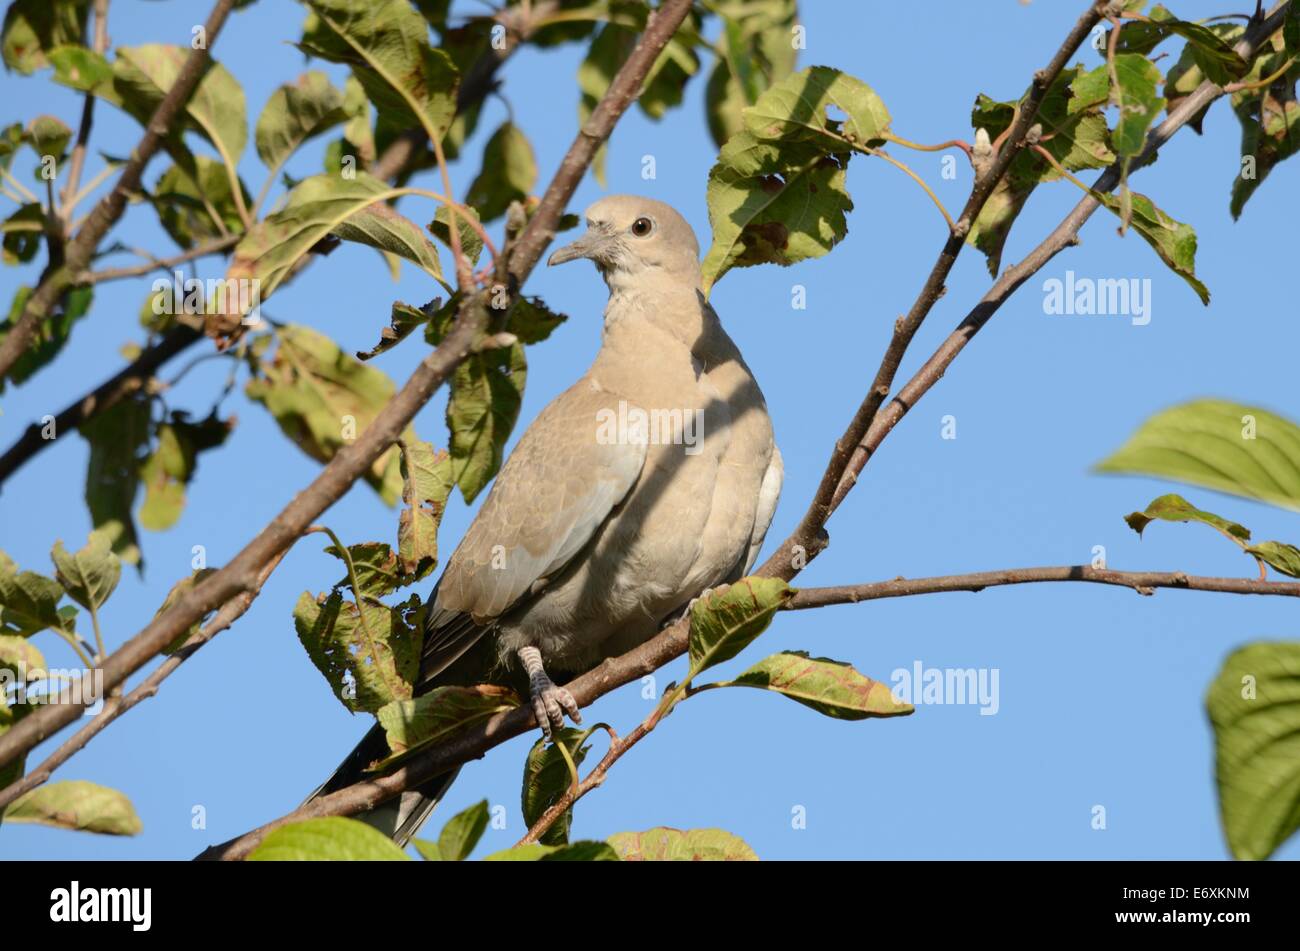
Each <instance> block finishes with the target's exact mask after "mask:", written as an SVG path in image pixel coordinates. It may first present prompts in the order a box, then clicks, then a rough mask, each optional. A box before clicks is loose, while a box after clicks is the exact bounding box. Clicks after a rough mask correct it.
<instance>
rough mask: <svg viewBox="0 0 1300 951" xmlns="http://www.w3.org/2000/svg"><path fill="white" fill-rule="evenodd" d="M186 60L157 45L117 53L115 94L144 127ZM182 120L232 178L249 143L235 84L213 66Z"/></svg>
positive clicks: (178, 51) (180, 52) (184, 54)
mask: <svg viewBox="0 0 1300 951" xmlns="http://www.w3.org/2000/svg"><path fill="white" fill-rule="evenodd" d="M189 54H190V50H188V49H185V48H182V47H180V46H167V45H163V44H160V43H147V44H145V45H143V46H135V47H123V48H122V49H119V50H118V51H117V59H116V61H115V62H114V72H115V80H114V88H115V90H116V91H117V94H118V95H119V96H120V97H121V100H122V102H123V103H125V104H126V105H127V109H128V111H129V112H131V113H132V114H133V115H134V116H135V117H136V119H138V120H140V121H142V122H147V121H148V119H149V118H150V117H151V116H152V114H153V110H154V109H156V108H157V106H158V103H159V102H161V101H162V98H163V96H164V95H166V93H167V90H169V89H170V88H171V87H172V84H173V83H174V82H175V81H176V77H177V76H178V75H180V71H181V67H182V66H184V64H185V60H186V59H187V58H188V56H189ZM133 102H135V103H138V105H135V106H132V103H133ZM185 114H186V117H187V120H188V122H187V125H188V126H189V127H191V128H193V129H194V131H196V132H198V133H199V134H200V135H202V136H203V138H205V139H207V140H208V142H209V143H211V144H212V146H213V148H215V149H216V150H217V154H218V155H220V156H221V161H222V163H223V164H224V165H225V166H226V168H228V169H230V170H231V174H232V175H233V174H234V169H235V168H236V167H237V166H238V165H239V157H240V156H241V155H242V154H243V152H244V146H245V144H246V143H247V142H248V109H247V105H246V103H245V100H244V90H243V88H242V87H241V86H240V85H239V82H238V81H237V80H236V79H235V77H234V76H232V75H231V74H230V72H229V71H228V70H227V69H226V68H225V67H224V66H222V65H221V64H220V63H217V62H215V61H214V62H213V63H212V64H211V65H210V66H209V67H208V68H207V70H206V71H205V72H204V73H203V78H202V79H200V80H199V83H198V85H197V86H196V87H195V88H194V92H193V94H192V95H191V96H190V98H189V101H188V102H187V103H186V104H185Z"/></svg>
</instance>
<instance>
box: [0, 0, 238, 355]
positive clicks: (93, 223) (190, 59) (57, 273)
mask: <svg viewBox="0 0 1300 951" xmlns="http://www.w3.org/2000/svg"><path fill="white" fill-rule="evenodd" d="M233 5H234V0H217V3H216V6H214V7H213V8H212V13H211V14H210V15H209V16H208V22H207V23H206V24H205V26H204V29H205V30H206V36H207V44H206V45H205V46H204V47H203V48H202V49H192V50H190V52H189V55H188V56H187V57H186V59H185V63H184V65H183V66H181V70H180V72H179V73H178V74H177V76H176V81H175V82H174V83H172V86H171V88H170V89H168V90H167V94H166V95H165V96H163V98H162V101H161V102H160V103H158V108H157V109H155V110H154V114H153V116H152V117H151V118H150V119H149V125H148V126H147V127H146V128H145V133H144V137H143V138H142V139H141V140H140V143H139V144H138V145H137V146H136V147H135V150H134V151H133V152H132V153H131V158H130V159H129V160H128V161H127V163H126V167H125V168H124V169H123V170H122V175H121V177H120V178H119V179H118V180H117V184H116V185H115V186H113V190H112V191H111V192H109V193H108V194H107V195H105V196H104V197H103V198H102V199H101V200H100V202H99V204H97V205H96V206H95V208H94V210H93V211H91V213H90V215H89V217H88V218H87V219H86V223H85V224H84V225H82V226H81V230H80V231H78V232H77V236H76V237H75V238H73V239H72V241H71V242H70V243H69V244H68V246H67V251H66V253H65V258H64V261H63V263H62V265H61V266H59V267H57V268H55V269H53V270H51V271H50V272H49V273H48V274H46V275H45V276H44V277H43V278H42V280H41V282H40V284H38V285H37V287H36V290H35V291H34V292H33V293H32V296H31V297H30V298H29V299H28V301H27V304H26V306H25V307H23V312H22V314H21V315H20V316H19V318H18V320H17V321H16V322H15V323H14V326H13V327H12V328H11V329H10V330H9V333H8V334H7V335H6V336H5V338H4V340H0V379H2V378H3V377H4V376H5V375H7V374H8V372H9V370H10V369H11V368H12V367H13V365H14V363H16V362H17V360H18V358H19V357H21V356H22V355H23V353H24V352H25V351H26V350H27V347H28V345H29V344H30V343H31V341H32V338H33V337H34V336H35V334H36V329H37V327H38V326H39V325H40V323H41V321H43V320H45V319H46V318H47V317H48V316H49V315H50V314H51V313H53V311H54V308H55V306H56V305H57V304H58V302H59V300H60V299H61V298H62V297H63V294H64V293H65V292H66V291H67V290H68V289H69V288H70V287H72V286H73V284H74V283H75V282H76V279H77V277H78V276H79V275H80V274H81V272H82V271H84V270H85V269H86V268H87V267H88V266H89V265H90V260H91V257H92V256H93V255H94V253H95V249H96V248H98V247H99V242H100V241H102V240H103V238H104V235H106V234H108V230H109V229H110V228H111V227H113V225H114V224H116V223H117V220H118V219H119V218H121V217H122V212H123V211H124V210H125V209H126V203H127V199H128V198H129V196H130V195H132V194H133V193H135V192H137V191H139V189H140V181H141V178H142V177H143V175H144V170H145V166H146V165H148V164H149V160H150V159H151V158H153V156H154V153H156V152H157V151H158V149H159V148H160V147H161V146H162V144H163V140H164V139H165V138H166V136H167V132H168V130H169V129H170V128H171V125H172V122H173V121H174V120H175V119H176V117H177V116H178V115H180V112H181V110H182V109H184V108H185V104H186V102H188V101H189V98H190V94H191V93H193V92H194V87H195V86H197V85H198V83H199V80H200V79H201V78H202V77H203V73H204V71H205V70H206V69H207V68H208V63H209V62H210V61H211V59H212V54H211V48H212V44H213V43H215V42H216V40H217V35H218V34H219V33H220V32H221V27H222V26H223V25H224V24H225V22H226V17H227V16H228V15H229V14H230V9H231V7H232V6H233Z"/></svg>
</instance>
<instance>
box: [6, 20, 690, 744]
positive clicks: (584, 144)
mask: <svg viewBox="0 0 1300 951" xmlns="http://www.w3.org/2000/svg"><path fill="white" fill-rule="evenodd" d="M690 8H691V3H690V0H667V2H665V3H664V5H663V6H662V7H660V8H659V10H658V11H656V12H655V13H654V14H653V15H652V16H651V18H650V20H649V23H648V24H647V26H646V30H645V32H644V33H643V34H642V36H641V39H640V42H639V43H638V44H637V46H636V49H634V50H633V52H632V54H631V56H629V57H628V59H627V61H626V62H625V63H624V64H623V67H622V68H621V69H620V70H619V72H618V74H617V75H616V76H615V77H614V81H613V82H612V83H611V84H610V87H609V90H608V91H607V92H606V94H605V96H604V98H602V99H601V101H600V103H599V104H598V105H597V107H596V109H595V111H594V112H593V113H592V115H591V117H590V119H589V120H588V121H587V123H586V124H585V125H584V126H583V128H582V130H581V132H580V133H579V134H578V136H577V138H576V139H575V140H574V142H573V144H572V145H571V146H570V147H569V151H568V153H567V154H566V155H565V157H564V160H563V161H562V162H561V164H560V168H559V170H558V171H557V173H556V175H555V177H554V178H553V179H552V181H551V184H550V186H549V187H548V188H547V190H546V193H545V195H544V196H543V198H542V201H541V203H540V205H539V206H538V208H537V210H536V212H535V213H534V215H533V217H532V219H531V220H530V221H529V223H528V227H527V228H526V229H525V230H524V232H523V234H522V235H521V236H520V239H519V244H518V245H517V246H516V249H515V253H512V254H511V257H510V261H511V266H510V276H511V279H512V280H513V281H514V282H515V283H516V285H519V284H522V283H523V282H524V280H525V279H526V278H527V277H528V275H529V273H531V271H532V268H533V266H534V265H535V264H536V263H537V260H538V259H539V258H540V257H541V253H542V249H543V248H544V247H545V245H546V244H547V243H549V241H550V238H551V236H553V235H554V233H555V227H556V225H557V224H558V222H559V218H560V215H561V214H562V213H563V211H564V208H565V206H566V205H567V204H568V201H569V199H570V198H571V197H572V195H573V192H574V191H575V190H576V189H577V187H578V184H579V182H580V181H581V180H582V177H583V175H584V174H585V173H586V170H587V167H588V165H589V164H590V162H591V160H592V158H594V156H595V153H596V150H597V149H598V148H599V146H600V145H601V144H602V143H603V142H604V141H605V140H606V139H607V138H608V137H609V134H610V132H611V131H613V128H614V125H615V124H616V123H617V122H618V120H619V118H620V117H621V116H622V114H623V112H624V111H625V110H626V109H627V107H628V105H630V104H631V102H632V101H633V100H634V99H635V98H636V96H637V94H638V93H639V92H640V89H641V85H642V83H643V82H644V81H645V77H646V75H647V74H648V73H649V71H650V67H651V66H652V65H653V64H654V61H655V59H656V58H657V57H658V55H659V53H660V51H662V50H663V48H664V47H665V46H666V45H667V43H668V40H669V39H670V38H671V36H672V35H673V33H674V32H675V31H676V29H677V27H678V26H679V25H680V24H681V22H682V20H683V19H685V17H686V14H687V13H688V12H689V11H690ZM521 249H522V253H521ZM486 323H487V306H486V301H485V298H484V296H483V295H476V294H472V295H468V296H467V297H466V300H465V303H464V304H463V305H462V307H461V310H460V313H459V314H458V316H457V320H456V324H455V326H454V327H453V328H452V330H451V332H450V333H448V335H447V337H446V338H445V339H444V340H443V342H442V343H441V344H440V345H439V346H438V348H437V349H436V350H435V351H434V352H432V353H431V354H429V355H428V356H426V357H425V358H424V360H423V361H422V362H421V363H420V366H419V367H418V368H417V369H416V371H415V372H414V373H413V374H412V375H411V377H410V379H408V380H407V382H406V383H405V384H404V385H403V387H402V389H401V390H400V391H398V393H397V395H396V396H394V398H393V399H392V400H391V401H389V403H388V404H387V405H386V406H385V407H384V409H383V410H382V411H381V412H380V413H379V415H378V416H377V417H376V418H375V420H374V422H373V423H371V424H370V426H368V427H367V428H366V429H365V430H364V431H363V432H362V433H361V434H360V436H359V437H358V438H357V440H356V441H355V442H354V443H352V444H351V445H349V446H346V447H344V448H343V449H342V450H340V451H339V453H338V454H337V455H336V456H335V457H334V458H333V459H332V460H331V461H330V462H329V464H328V465H326V466H325V468H324V469H323V470H322V471H321V473H320V474H319V475H318V476H317V477H316V479H315V480H313V482H312V483H311V485H310V486H309V487H308V488H307V489H306V490H304V491H303V492H301V493H299V494H298V496H297V497H295V498H294V499H293V501H291V502H290V503H289V504H288V505H287V506H286V507H285V508H284V510H283V511H282V512H281V513H280V514H279V515H277V516H276V518H275V519H274V520H273V521H272V522H271V523H270V524H269V525H267V526H266V527H265V528H264V529H263V530H262V531H261V532H260V533H259V534H258V535H257V537H256V538H254V539H253V540H252V541H251V542H250V543H249V544H248V545H247V546H245V548H244V549H243V550H242V551H240V552H239V554H238V555H236V556H235V558H234V559H233V560H232V561H231V562H230V563H229V564H227V565H226V566H225V567H224V568H222V569H220V570H219V571H217V572H215V573H214V574H212V575H210V576H209V577H208V578H207V579H205V580H204V581H203V582H202V583H201V584H198V585H196V586H195V587H194V588H192V589H191V590H190V591H188V592H187V593H186V594H185V595H184V596H183V597H181V598H180V599H179V600H178V601H177V603H176V604H175V605H173V606H172V607H171V608H170V609H169V610H167V611H165V612H163V614H161V615H160V616H158V617H157V618H155V619H154V620H153V621H151V622H150V623H149V624H148V625H147V626H146V627H145V628H144V629H143V630H142V631H140V633H138V634H137V635H136V636H135V637H133V638H131V639H130V640H129V641H127V642H126V643H125V644H123V645H122V647H120V648H119V649H118V650H117V651H115V652H113V653H112V654H111V655H109V657H108V658H107V659H106V660H105V661H104V663H103V677H104V687H105V689H106V690H112V689H113V688H114V687H116V686H117V685H118V684H120V683H122V682H123V681H124V680H125V679H126V678H127V677H128V676H130V675H131V674H133V673H134V672H135V671H137V670H139V669H140V668H141V667H143V666H144V665H145V664H146V663H148V662H149V661H150V660H151V659H152V658H153V657H155V656H156V655H157V654H158V653H159V652H161V651H162V649H163V648H164V647H166V646H167V645H168V644H170V643H171V642H172V641H174V640H175V639H176V638H177V637H178V636H179V635H180V634H181V633H182V632H183V631H185V630H187V629H188V628H189V627H190V626H191V625H192V624H194V623H196V622H197V621H198V620H200V619H201V618H203V617H204V616H205V615H206V614H208V612H210V611H213V610H216V609H218V608H219V607H221V606H222V605H223V604H225V603H226V602H227V601H229V600H230V599H231V598H234V597H237V596H239V595H241V594H246V593H249V592H252V591H254V590H255V584H256V579H257V578H258V577H259V576H260V574H261V571H262V569H263V568H264V566H265V565H267V564H269V563H270V562H271V561H272V560H273V559H275V558H277V557H279V556H280V555H281V554H282V553H283V552H284V551H285V550H286V549H287V548H288V547H289V545H291V544H292V543H293V541H294V540H295V539H296V538H298V537H299V536H300V535H301V534H302V533H303V532H304V531H305V530H306V529H307V528H308V527H309V526H310V524H311V523H312V522H314V521H315V520H316V518H317V517H318V516H319V515H320V514H321V513H322V512H324V511H325V510H326V509H327V508H329V507H330V506H331V505H333V504H334V502H336V501H338V499H339V498H341V497H342V495H343V493H344V492H346V491H347V490H348V489H349V488H350V487H351V486H352V484H353V483H354V482H355V481H356V480H357V479H358V478H360V477H361V476H362V475H364V474H365V472H367V471H368V470H369V468H370V466H371V465H372V464H373V463H374V461H375V460H376V459H377V458H378V457H379V456H380V455H381V454H382V453H383V452H384V451H386V450H387V449H388V447H389V446H391V445H393V443H394V442H396V440H397V438H398V436H399V435H400V434H401V432H402V430H403V429H405V428H406V426H407V425H408V424H409V423H410V421H411V420H412V418H414V416H415V414H416V412H417V411H418V410H419V409H420V408H421V407H422V406H423V405H424V404H425V403H426V402H427V401H428V399H429V397H431V396H432V395H433V392H434V391H435V390H436V389H437V388H438V386H440V385H441V384H442V383H443V382H444V381H445V380H446V379H447V377H449V376H450V375H451V373H452V371H453V370H454V369H455V368H456V366H457V365H458V364H459V363H460V362H461V361H462V360H463V359H464V358H465V357H466V356H468V355H469V353H470V351H471V347H472V345H473V344H474V341H475V340H476V338H477V337H478V335H479V333H480V331H481V330H482V329H483V327H484V326H485V325H486ZM65 699H68V698H65ZM83 706H84V705H83V704H79V703H72V702H65V703H57V704H51V705H48V706H43V707H41V708H40V709H38V710H36V711H34V712H32V713H31V714H29V715H28V716H26V717H24V718H23V719H22V720H21V721H19V722H18V723H17V724H15V725H14V726H13V727H11V728H10V729H9V730H8V731H7V732H5V733H4V734H3V735H0V764H3V763H7V762H9V761H11V760H13V759H14V758H15V757H17V756H18V755H20V754H22V753H23V752H25V751H27V750H29V749H31V748H32V747H33V746H35V745H36V744H37V743H39V742H41V741H42V740H43V739H45V738H46V737H48V736H50V735H51V734H52V733H53V732H54V731H56V730H58V729H60V728H61V727H63V726H66V725H67V724H68V723H70V722H72V721H73V720H74V719H76V718H77V717H78V716H79V715H80V713H81V710H82V708H83Z"/></svg>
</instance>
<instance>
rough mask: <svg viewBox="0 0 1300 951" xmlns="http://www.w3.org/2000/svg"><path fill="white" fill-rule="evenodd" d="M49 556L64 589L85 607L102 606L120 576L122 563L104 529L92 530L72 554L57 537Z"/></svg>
mask: <svg viewBox="0 0 1300 951" xmlns="http://www.w3.org/2000/svg"><path fill="white" fill-rule="evenodd" d="M50 557H51V558H52V559H53V561H54V570H55V576H56V577H57V578H58V581H59V584H60V585H62V586H63V590H65V591H66V592H67V593H68V597H70V598H72V600H73V601H76V602H77V603H78V604H80V605H81V606H82V607H83V608H86V609H87V610H98V609H99V608H101V607H103V606H104V602H106V601H107V600H108V598H109V596H110V595H111V594H112V593H113V591H114V589H115V588H117V582H118V580H119V579H120V578H121V577H122V563H121V562H120V561H119V560H118V557H117V556H116V555H115V554H113V541H112V539H111V538H110V537H109V535H108V533H107V532H91V533H90V538H89V540H88V541H87V542H86V545H85V547H84V548H82V549H81V550H80V551H78V552H77V553H76V554H73V555H70V554H68V552H67V550H66V549H65V548H64V547H63V542H61V541H57V542H55V543H54V550H53V551H52V552H51V553H50Z"/></svg>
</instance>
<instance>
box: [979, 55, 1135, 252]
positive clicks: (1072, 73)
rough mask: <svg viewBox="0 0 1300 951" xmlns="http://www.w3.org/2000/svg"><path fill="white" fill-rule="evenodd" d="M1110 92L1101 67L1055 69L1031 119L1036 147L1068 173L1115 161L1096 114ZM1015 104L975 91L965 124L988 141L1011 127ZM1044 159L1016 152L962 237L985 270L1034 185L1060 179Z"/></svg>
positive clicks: (1102, 120) (1102, 122) (1101, 117)
mask: <svg viewBox="0 0 1300 951" xmlns="http://www.w3.org/2000/svg"><path fill="white" fill-rule="evenodd" d="M1109 96H1110V78H1109V76H1108V75H1107V71H1106V67H1105V66H1100V67H1098V68H1097V69H1095V70H1093V71H1092V72H1085V71H1084V70H1083V68H1082V67H1081V66H1074V67H1070V68H1068V69H1064V70H1062V71H1061V74H1060V75H1059V76H1058V77H1057V78H1056V80H1055V81H1054V82H1053V83H1052V85H1051V86H1050V87H1048V90H1047V92H1046V93H1045V94H1044V95H1043V100H1042V103H1041V105H1040V106H1039V109H1038V116H1037V118H1036V120H1035V123H1036V124H1037V125H1039V126H1041V128H1042V130H1043V139H1044V141H1043V142H1042V147H1043V148H1044V149H1046V150H1047V152H1048V153H1050V154H1051V156H1052V157H1053V158H1054V159H1056V161H1057V163H1058V164H1059V165H1061V166H1062V167H1063V168H1065V169H1067V170H1068V171H1076V172H1077V171H1079V170H1081V169H1095V168H1105V167H1106V166H1108V165H1110V164H1111V163H1112V162H1114V161H1115V153H1114V152H1113V151H1112V150H1111V148H1110V130H1109V128H1108V127H1107V125H1106V117H1105V115H1104V114H1103V112H1102V107H1103V106H1105V104H1106V102H1107V101H1108V99H1109ZM1015 110H1016V103H1014V102H997V101H995V100H993V99H990V98H989V97H988V96H984V95H981V96H979V97H977V98H976V100H975V107H974V109H973V110H972V112H971V125H972V126H973V127H974V128H976V129H983V130H984V132H985V133H987V134H988V137H989V139H990V141H994V140H996V139H997V138H998V137H999V136H1000V135H1001V134H1002V133H1003V132H1004V131H1006V129H1007V128H1008V127H1009V126H1010V125H1011V122H1012V120H1013V118H1014V116H1015ZM1061 177H1062V176H1061V173H1060V172H1058V171H1057V170H1056V169H1055V168H1054V167H1053V166H1052V164H1051V163H1050V162H1048V161H1047V160H1046V159H1045V158H1043V156H1042V155H1040V154H1039V153H1038V152H1037V151H1035V150H1033V149H1025V150H1023V151H1021V152H1020V153H1019V154H1018V155H1017V156H1016V157H1015V158H1014V159H1012V161H1011V165H1010V166H1009V167H1008V169H1007V174H1006V175H1005V176H1003V178H1002V179H1001V181H999V182H998V184H997V187H996V188H995V189H994V191H993V194H992V195H991V196H990V197H989V200H988V201H987V202H986V203H985V205H984V207H983V209H981V211H980V214H979V216H978V217H977V218H976V219H975V223H974V225H973V226H972V227H971V230H970V232H969V234H968V235H967V236H966V241H967V243H968V244H970V245H971V246H972V247H975V248H978V249H979V250H980V251H982V252H984V254H985V255H987V258H988V267H989V273H990V274H992V275H994V276H996V275H997V273H998V271H999V269H1000V268H1001V266H1002V249H1003V247H1004V245H1005V244H1006V240H1007V236H1008V234H1009V233H1010V231H1011V227H1012V225H1013V224H1014V222H1015V220H1016V218H1017V216H1018V215H1019V214H1020V212H1021V210H1022V209H1023V208H1024V206H1025V203H1026V202H1027V201H1028V200H1029V196H1030V195H1031V194H1032V193H1033V191H1034V189H1035V188H1036V187H1037V186H1038V185H1040V184H1042V183H1044V182H1052V181H1056V180H1057V179H1059V178H1061Z"/></svg>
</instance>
